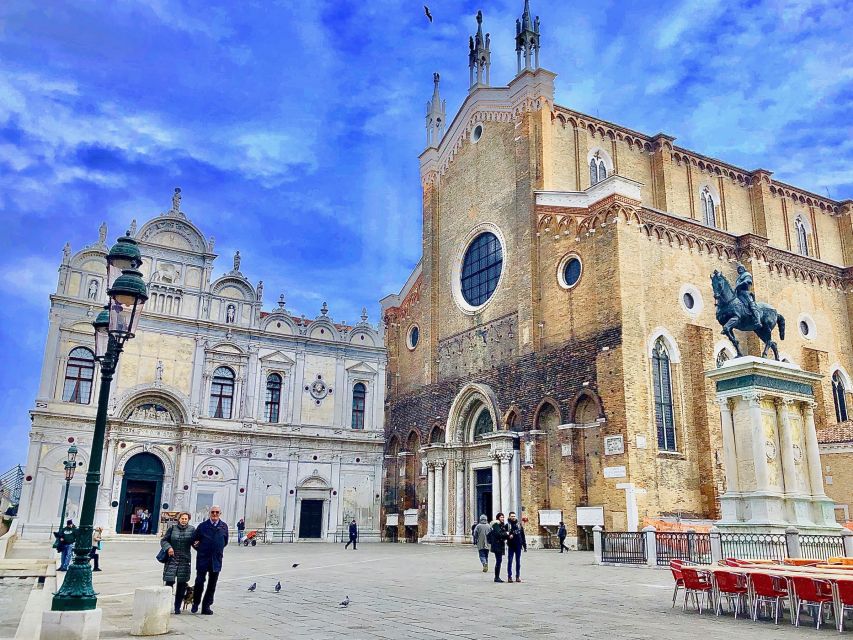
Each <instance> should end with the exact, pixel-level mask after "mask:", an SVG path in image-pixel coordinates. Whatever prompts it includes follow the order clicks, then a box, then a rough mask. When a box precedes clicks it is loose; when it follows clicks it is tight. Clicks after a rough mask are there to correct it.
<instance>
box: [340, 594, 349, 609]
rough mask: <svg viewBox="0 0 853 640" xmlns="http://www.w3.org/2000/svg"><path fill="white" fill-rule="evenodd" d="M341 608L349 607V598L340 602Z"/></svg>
mask: <svg viewBox="0 0 853 640" xmlns="http://www.w3.org/2000/svg"><path fill="white" fill-rule="evenodd" d="M341 606H342V607H348V606H349V596H347V599H346V600H344V601H343V602H341Z"/></svg>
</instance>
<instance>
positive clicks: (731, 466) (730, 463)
mask: <svg viewBox="0 0 853 640" xmlns="http://www.w3.org/2000/svg"><path fill="white" fill-rule="evenodd" d="M717 404H718V405H719V407H720V416H721V417H722V431H723V463H724V464H725V471H726V493H740V479H739V478H738V472H737V452H736V449H735V426H734V422H733V420H732V408H731V405H730V404H729V399H728V398H723V399H721V400H718V401H717Z"/></svg>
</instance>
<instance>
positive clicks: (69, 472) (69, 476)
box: [56, 444, 77, 540]
mask: <svg viewBox="0 0 853 640" xmlns="http://www.w3.org/2000/svg"><path fill="white" fill-rule="evenodd" d="M62 465H63V466H64V467H65V497H64V498H63V499H62V516H61V517H60V518H59V532H57V534H56V539H57V540H59V536H61V535H62V529H63V528H64V527H65V509H66V507H67V506H68V489H69V488H70V487H71V481H72V480H73V479H74V471H75V470H76V469H77V446H76V445H73V444H72V445H71V446H70V447H68V457H67V458H65V460H64V461H63V463H62Z"/></svg>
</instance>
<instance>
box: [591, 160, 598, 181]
mask: <svg viewBox="0 0 853 640" xmlns="http://www.w3.org/2000/svg"><path fill="white" fill-rule="evenodd" d="M596 184H598V163H597V162H596V161H595V158H593V159H592V160H590V161H589V186H590V187H592V186H593V185H596Z"/></svg>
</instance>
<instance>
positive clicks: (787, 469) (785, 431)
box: [776, 398, 800, 493]
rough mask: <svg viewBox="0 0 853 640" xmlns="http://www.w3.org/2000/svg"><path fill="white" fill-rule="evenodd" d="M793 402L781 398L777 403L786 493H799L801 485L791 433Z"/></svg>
mask: <svg viewBox="0 0 853 640" xmlns="http://www.w3.org/2000/svg"><path fill="white" fill-rule="evenodd" d="M791 404H793V400H791V399H790V398H780V399H779V400H777V402H776V416H777V422H778V424H779V445H780V448H781V449H782V451H781V454H782V482H783V483H784V485H785V493H798V492H799V491H800V483H799V481H798V479H797V467H796V465H795V463H794V439H793V437H792V433H791V416H790V413H789V411H790V407H791Z"/></svg>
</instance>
